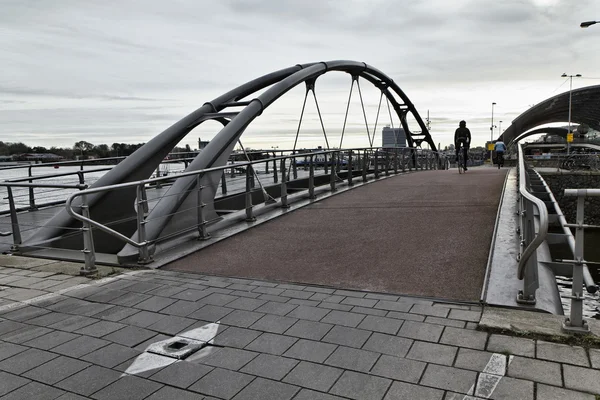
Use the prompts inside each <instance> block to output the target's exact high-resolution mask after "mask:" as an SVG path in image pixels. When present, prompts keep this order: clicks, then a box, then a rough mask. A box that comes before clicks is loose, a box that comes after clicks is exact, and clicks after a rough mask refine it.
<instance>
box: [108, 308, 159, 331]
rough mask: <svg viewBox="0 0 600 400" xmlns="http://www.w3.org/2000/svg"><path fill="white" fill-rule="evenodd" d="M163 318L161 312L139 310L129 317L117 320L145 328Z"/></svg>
mask: <svg viewBox="0 0 600 400" xmlns="http://www.w3.org/2000/svg"><path fill="white" fill-rule="evenodd" d="M163 318H165V315H163V314H157V313H153V312H150V311H140V312H138V313H137V314H133V315H132V316H130V317H127V318H125V319H122V320H120V321H119V322H120V323H122V324H127V325H135V326H139V327H142V328H147V327H149V326H150V325H152V324H154V323H156V322H158V321H160V320H161V319H163Z"/></svg>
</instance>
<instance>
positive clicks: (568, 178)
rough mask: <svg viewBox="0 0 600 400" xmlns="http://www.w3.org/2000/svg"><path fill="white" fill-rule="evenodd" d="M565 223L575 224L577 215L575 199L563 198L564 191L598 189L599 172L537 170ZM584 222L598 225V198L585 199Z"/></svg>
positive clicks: (599, 223) (599, 207) (599, 222)
mask: <svg viewBox="0 0 600 400" xmlns="http://www.w3.org/2000/svg"><path fill="white" fill-rule="evenodd" d="M538 171H539V172H540V175H542V177H543V178H544V180H545V181H546V183H547V184H548V186H550V189H551V190H552V193H553V194H554V197H555V198H556V201H558V204H559V206H560V208H561V210H562V212H563V214H564V215H565V218H566V219H567V222H569V223H575V216H576V214H577V200H576V197H564V191H565V189H600V172H575V171H574V172H561V171H549V170H539V169H538ZM585 222H586V223H588V224H593V225H600V197H591V198H587V199H586V201H585Z"/></svg>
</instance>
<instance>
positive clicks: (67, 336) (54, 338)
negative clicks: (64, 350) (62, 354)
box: [23, 331, 79, 350]
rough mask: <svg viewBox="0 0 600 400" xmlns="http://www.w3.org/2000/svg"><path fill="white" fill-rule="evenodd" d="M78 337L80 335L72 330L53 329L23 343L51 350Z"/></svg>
mask: <svg viewBox="0 0 600 400" xmlns="http://www.w3.org/2000/svg"><path fill="white" fill-rule="evenodd" d="M78 337H79V335H76V334H74V333H70V332H62V331H52V332H50V333H47V334H45V335H43V336H38V337H37V338H35V339H32V340H30V341H28V342H25V343H23V345H25V346H29V347H35V348H38V349H42V350H49V349H51V348H53V347H56V346H60V345H61V344H63V343H66V342H69V341H71V340H73V339H77V338H78Z"/></svg>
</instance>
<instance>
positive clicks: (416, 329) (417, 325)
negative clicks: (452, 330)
mask: <svg viewBox="0 0 600 400" xmlns="http://www.w3.org/2000/svg"><path fill="white" fill-rule="evenodd" d="M443 330H444V327H443V326H440V325H435V324H427V323H424V322H416V321H405V322H404V323H403V324H402V327H401V328H400V331H398V335H399V336H403V337H407V338H411V339H418V340H426V341H429V342H438V341H439V340H440V336H442V331H443Z"/></svg>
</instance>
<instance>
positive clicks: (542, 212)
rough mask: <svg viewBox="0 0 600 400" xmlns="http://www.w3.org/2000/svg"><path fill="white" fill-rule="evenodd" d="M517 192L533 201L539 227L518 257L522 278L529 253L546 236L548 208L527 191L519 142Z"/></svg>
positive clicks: (520, 276) (519, 273) (520, 277)
mask: <svg viewBox="0 0 600 400" xmlns="http://www.w3.org/2000/svg"><path fill="white" fill-rule="evenodd" d="M518 147H519V193H520V195H521V196H522V197H524V198H525V199H526V200H527V201H529V202H531V203H533V204H534V205H535V206H536V208H537V209H538V212H539V217H540V220H539V229H538V233H537V235H536V236H535V238H534V239H533V240H532V241H531V243H529V245H528V246H527V247H526V248H525V250H524V251H523V254H522V255H521V258H520V259H519V267H518V272H517V277H518V278H519V279H520V280H522V279H523V278H524V276H525V268H526V267H527V261H528V260H529V258H530V257H531V255H532V254H533V253H534V252H535V251H536V250H537V248H538V247H539V246H540V245H541V244H542V243H543V242H544V241H545V240H546V237H547V236H548V209H547V208H546V204H545V203H544V202H543V201H542V200H540V199H538V198H537V197H535V196H534V195H533V194H531V193H529V190H528V189H527V180H526V172H525V159H524V157H523V145H522V144H519V145H518Z"/></svg>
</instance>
